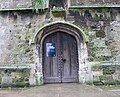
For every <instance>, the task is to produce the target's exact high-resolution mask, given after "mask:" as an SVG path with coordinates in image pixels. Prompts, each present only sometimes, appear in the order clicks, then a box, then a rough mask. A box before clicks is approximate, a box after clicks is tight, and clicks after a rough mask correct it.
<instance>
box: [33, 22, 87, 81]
mask: <svg viewBox="0 0 120 97" xmlns="http://www.w3.org/2000/svg"><path fill="white" fill-rule="evenodd" d="M58 31H61V32H63V33H67V34H69V35H71V36H73V37H74V38H75V39H76V41H77V47H78V48H77V49H78V64H79V82H81V83H83V82H84V79H86V78H85V76H86V75H85V74H83V72H84V70H83V69H84V67H87V65H86V63H85V60H86V59H87V47H86V43H85V42H86V41H87V38H86V35H85V33H84V32H83V31H82V30H81V29H80V28H79V27H77V26H75V25H74V24H70V23H67V22H54V23H51V24H47V25H45V26H43V27H42V28H41V29H40V30H39V31H38V32H37V34H36V35H35V38H34V39H35V43H36V46H37V50H38V55H39V60H38V62H39V63H37V65H38V66H37V67H38V68H37V69H38V71H39V72H40V74H41V76H43V71H42V64H43V56H42V55H43V52H42V49H43V47H42V44H43V41H44V39H45V38H46V37H47V36H49V35H50V34H52V33H56V32H58ZM83 54H86V55H83ZM83 77H84V78H83Z"/></svg>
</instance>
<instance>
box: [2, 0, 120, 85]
mask: <svg viewBox="0 0 120 97" xmlns="http://www.w3.org/2000/svg"><path fill="white" fill-rule="evenodd" d="M13 1H14V0H11V2H13ZM20 1H21V2H20ZM20 1H19V0H17V2H18V3H19V2H20V3H19V5H20V4H21V5H20V6H22V2H25V1H24V0H20ZM78 1H79V0H78ZM84 1H85V0H84ZM94 1H97V0H94ZM98 1H100V0H98ZM104 1H105V0H104ZM1 2H3V1H1ZM6 2H7V0H6ZM81 2H82V1H81ZM87 2H88V1H87ZM89 2H92V0H89ZM110 2H112V0H110ZM114 2H116V3H118V4H119V1H118V2H117V1H116V0H114ZM4 3H5V2H4ZM4 3H0V8H1V9H3V8H12V7H13V6H12V5H11V4H10V3H5V4H4ZM18 3H16V4H18ZM28 3H29V4H27V5H24V6H25V7H26V6H28V7H30V6H31V3H30V2H29V0H28ZM83 3H84V2H83ZM2 4H3V5H6V6H3V5H2ZM16 4H15V7H16V6H18V5H16ZM29 5H30V6H29ZM54 21H66V22H69V23H72V24H75V25H77V26H78V27H80V28H81V29H82V30H83V31H84V33H85V34H86V36H87V38H88V41H87V42H86V44H87V51H88V57H87V59H86V60H85V62H87V63H85V62H83V63H85V64H89V62H90V63H92V62H103V61H104V62H108V63H109V62H117V65H120V64H119V62H120V8H119V7H116V8H112V7H108V8H107V7H105V8H104V7H101V8H100V7H99V8H94V7H93V8H79V9H74V8H73V9H72V8H70V9H69V10H67V11H66V10H63V11H52V12H51V13H50V12H48V11H46V10H44V11H41V10H40V12H39V13H35V12H33V11H32V10H27V11H26V10H18V11H15V10H14V11H13V10H12V11H11V10H9V11H7V10H6V11H2V10H1V11H0V69H2V68H4V66H5V65H6V66H8V67H9V66H11V65H12V66H13V65H16V66H15V67H14V66H13V67H12V68H13V69H14V68H16V67H17V66H20V65H21V67H20V68H23V67H24V66H23V65H28V66H31V67H32V70H31V71H30V74H31V75H30V79H29V81H30V83H33V84H34V81H35V80H36V79H35V77H34V74H37V75H36V76H39V73H38V72H37V67H36V64H37V63H38V61H39V59H38V57H37V56H38V55H37V51H36V45H35V43H34V41H33V39H34V36H35V34H36V32H37V31H38V30H39V29H40V28H41V27H42V26H43V25H45V24H47V23H50V22H54ZM8 67H6V68H8ZM24 68H28V67H24ZM28 69H29V68H28ZM2 70H3V69H2ZM36 72H37V73H36ZM84 72H86V74H87V73H88V72H87V70H86V68H84ZM116 72H117V71H116ZM1 76H2V75H0V77H1ZM38 79H39V78H38ZM40 79H41V78H40ZM41 82H42V79H41ZM38 84H39V83H38Z"/></svg>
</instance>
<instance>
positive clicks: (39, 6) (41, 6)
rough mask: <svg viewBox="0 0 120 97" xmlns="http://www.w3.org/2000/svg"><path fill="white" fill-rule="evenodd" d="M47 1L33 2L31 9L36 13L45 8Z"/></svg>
mask: <svg viewBox="0 0 120 97" xmlns="http://www.w3.org/2000/svg"><path fill="white" fill-rule="evenodd" d="M47 1H48V0H33V8H34V9H35V10H36V12H38V11H39V9H41V10H44V9H45V8H46V4H47Z"/></svg>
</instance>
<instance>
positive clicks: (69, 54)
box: [61, 33, 79, 82]
mask: <svg viewBox="0 0 120 97" xmlns="http://www.w3.org/2000/svg"><path fill="white" fill-rule="evenodd" d="M61 37H62V38H61V44H62V45H61V49H62V52H63V53H62V59H63V60H62V82H78V68H79V67H78V64H77V63H78V60H77V42H76V40H75V38H74V37H73V36H71V35H68V34H66V33H62V35H61Z"/></svg>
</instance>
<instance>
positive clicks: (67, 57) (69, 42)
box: [43, 32, 79, 83]
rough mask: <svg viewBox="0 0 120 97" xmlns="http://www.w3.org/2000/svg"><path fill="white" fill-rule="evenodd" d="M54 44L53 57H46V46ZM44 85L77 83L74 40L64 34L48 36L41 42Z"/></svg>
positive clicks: (57, 33)
mask: <svg viewBox="0 0 120 97" xmlns="http://www.w3.org/2000/svg"><path fill="white" fill-rule="evenodd" d="M47 43H54V44H55V51H56V54H55V56H52V57H51V56H47V54H46V52H47V50H46V44H47ZM43 52H44V53H43V73H44V83H56V82H57V83H62V82H78V68H79V67H78V64H77V63H78V60H77V42H76V39H75V38H74V37H73V36H71V35H69V34H66V33H63V32H56V33H54V34H50V35H49V36H48V37H47V38H46V39H45V40H44V42H43Z"/></svg>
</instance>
